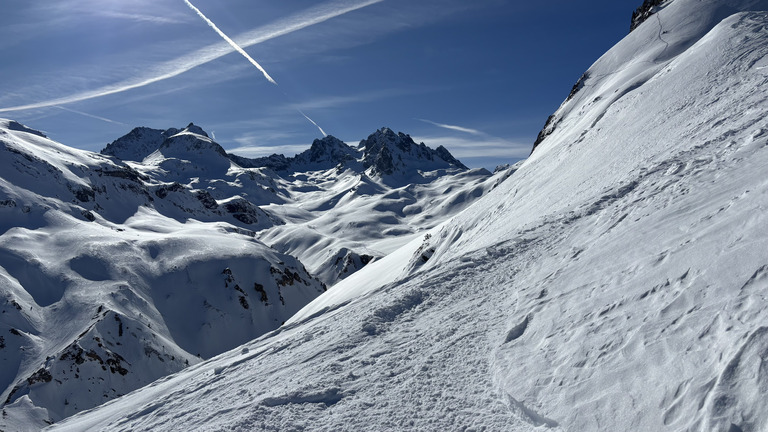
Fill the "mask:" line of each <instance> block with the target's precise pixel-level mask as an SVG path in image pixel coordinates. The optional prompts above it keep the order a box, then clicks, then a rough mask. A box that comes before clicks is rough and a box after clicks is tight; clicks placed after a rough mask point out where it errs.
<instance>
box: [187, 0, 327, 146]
mask: <svg viewBox="0 0 768 432" xmlns="http://www.w3.org/2000/svg"><path fill="white" fill-rule="evenodd" d="M184 3H186V4H187V6H189V8H190V9H192V10H193V11H195V13H196V14H197V15H198V16H199V17H200V18H202V19H203V20H204V21H205V22H206V23H208V25H209V26H210V27H211V28H212V29H213V30H215V31H216V33H218V34H219V36H221V37H222V39H224V40H225V41H227V43H228V44H229V45H230V46H231V47H232V48H234V49H235V51H237V52H239V53H240V54H242V55H243V57H245V58H246V59H247V60H248V61H249V62H251V64H252V65H254V66H256V69H258V70H259V71H261V73H262V74H264V78H266V79H267V81H269V82H271V83H272V84H274V85H277V82H276V81H275V80H274V79H273V78H272V77H271V76H269V74H268V73H267V71H266V70H264V68H263V67H261V65H260V64H259V62H257V61H256V60H254V59H253V57H251V56H249V55H248V53H247V52H245V50H244V49H242V48H241V47H240V45H238V44H237V43H235V41H233V40H232V39H231V38H230V37H229V36H227V35H226V34H225V33H224V32H223V31H221V29H219V28H218V27H217V26H216V24H214V23H213V21H211V20H210V19H208V17H207V16H205V14H203V13H202V12H200V9H198V8H196V7H195V5H193V4H192V3H190V2H189V0H184ZM283 94H285V92H283ZM286 96H287V95H286ZM296 111H298V112H299V114H301V115H302V116H304V118H305V119H307V121H309V122H310V123H312V124H313V125H315V127H316V128H317V129H318V130H319V131H320V133H321V134H323V136H328V134H327V133H325V131H324V130H323V128H321V127H320V125H319V124H317V123H316V122H315V121H314V120H312V119H311V118H309V116H308V115H306V114H304V112H303V111H302V110H300V109H298V108H297V109H296Z"/></svg>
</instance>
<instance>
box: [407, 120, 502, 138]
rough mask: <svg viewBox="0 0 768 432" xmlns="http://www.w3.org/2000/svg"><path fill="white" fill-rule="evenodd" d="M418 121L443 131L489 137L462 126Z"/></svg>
mask: <svg viewBox="0 0 768 432" xmlns="http://www.w3.org/2000/svg"><path fill="white" fill-rule="evenodd" d="M416 120H418V121H421V122H424V123H429V124H431V125H434V126H437V127H439V128H443V129H448V130H453V131H458V132H464V133H468V134H472V135H488V134H486V133H485V132H481V131H479V130H477V129H470V128H466V127H461V126H456V125H449V124H444V123H437V122H433V121H432V120H426V119H416Z"/></svg>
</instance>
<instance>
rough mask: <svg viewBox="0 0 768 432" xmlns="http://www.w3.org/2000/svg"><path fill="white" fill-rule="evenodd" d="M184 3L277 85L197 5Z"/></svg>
mask: <svg viewBox="0 0 768 432" xmlns="http://www.w3.org/2000/svg"><path fill="white" fill-rule="evenodd" d="M184 3H186V4H187V6H189V8H190V9H192V10H193V11H195V13H196V14H197V15H198V16H200V18H202V19H203V20H204V21H205V22H207V23H208V25H209V26H210V27H211V28H212V29H213V30H214V31H216V33H218V34H219V36H221V38H222V39H224V40H225V41H227V43H228V44H229V45H231V46H232V48H234V49H235V51H237V52H239V53H240V54H242V55H243V57H245V58H246V59H248V61H249V62H251V64H252V65H254V66H256V69H258V70H260V71H261V73H263V74H264V78H266V79H267V81H269V82H271V83H272V84H274V85H277V82H275V80H274V79H272V77H271V76H269V74H268V73H267V71H266V70H264V68H263V67H261V65H260V64H259V62H257V61H256V60H254V59H253V57H251V56H249V55H248V53H247V52H245V50H244V49H242V48H240V45H238V44H236V43H235V41H233V40H232V39H230V38H229V36H227V35H226V34H224V32H223V31H221V30H219V28H218V27H216V24H214V23H213V21H211V20H209V19H208V17H207V16H205V15H203V13H202V12H200V9H198V8H196V7H195V5H193V4H192V3H190V2H189V0H184Z"/></svg>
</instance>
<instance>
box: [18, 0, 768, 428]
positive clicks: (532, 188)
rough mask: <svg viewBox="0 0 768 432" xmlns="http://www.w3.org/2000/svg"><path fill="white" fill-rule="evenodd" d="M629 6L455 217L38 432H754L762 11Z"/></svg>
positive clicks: (763, 125) (762, 247) (763, 120)
mask: <svg viewBox="0 0 768 432" xmlns="http://www.w3.org/2000/svg"><path fill="white" fill-rule="evenodd" d="M652 9H653V10H652V12H653V13H652V14H651V17H652V18H649V19H646V20H645V21H644V22H642V23H640V24H639V25H637V27H636V28H635V29H634V30H633V31H632V32H631V33H630V34H629V35H628V36H627V37H626V38H625V39H624V40H622V41H621V42H620V43H618V44H617V45H616V46H615V47H613V48H612V49H611V50H609V51H608V52H607V53H606V54H605V55H604V56H602V57H601V58H600V59H599V60H598V61H597V62H596V63H595V64H594V65H593V66H592V67H591V68H590V69H589V70H588V71H587V72H586V73H585V74H584V76H583V77H582V79H581V80H580V83H579V84H578V85H577V86H576V87H575V89H574V92H572V94H571V95H570V96H569V97H568V98H567V99H566V101H565V102H564V103H563V104H562V106H561V107H560V108H559V109H558V111H557V112H556V113H555V114H554V115H553V117H551V120H550V121H549V122H548V126H547V128H545V131H544V132H543V137H542V139H541V140H540V142H539V143H538V145H537V146H536V149H535V150H534V152H533V153H532V156H531V157H530V158H529V159H528V160H527V161H526V162H525V163H523V164H522V166H521V167H520V168H519V169H518V170H517V171H516V172H514V173H513V174H512V175H511V176H510V177H509V178H508V179H507V180H506V181H504V182H503V183H501V184H499V186H498V187H496V188H495V189H494V190H493V191H491V192H490V193H488V194H487V195H486V196H484V197H482V198H481V199H479V200H478V201H477V202H475V203H474V204H473V205H472V206H470V207H469V208H467V209H466V210H465V211H463V212H462V213H460V214H459V215H457V216H456V217H454V218H452V219H451V220H449V221H446V222H444V223H442V224H440V225H439V226H437V227H435V228H433V229H431V230H430V231H429V232H426V233H421V234H419V236H418V238H416V239H414V240H413V241H411V242H410V243H408V244H407V245H405V246H403V247H401V248H399V249H397V250H396V251H394V252H392V253H390V254H389V255H387V256H386V257H385V258H383V259H380V260H378V261H376V262H374V263H371V264H369V265H367V266H366V267H365V268H363V269H362V270H360V271H358V272H357V273H355V274H353V275H352V276H350V277H349V278H347V279H345V280H343V281H342V282H340V283H339V284H337V285H335V286H334V287H332V288H331V289H330V290H329V291H328V292H327V293H326V294H324V295H323V296H321V297H319V298H318V299H316V300H315V301H313V302H312V303H310V304H309V305H308V306H306V307H305V308H304V309H303V310H302V311H300V312H299V313H298V314H297V315H295V316H294V317H292V318H291V320H289V322H288V323H287V324H286V325H285V326H283V327H281V328H280V329H279V330H277V331H275V332H272V333H270V334H267V335H265V336H263V337H261V338H258V339H256V340H254V341H252V342H249V343H247V344H245V345H243V346H242V347H239V348H237V349H235V350H232V351H229V352H227V353H224V354H222V355H220V356H218V357H216V358H214V359H211V360H210V361H207V362H204V363H200V364H196V365H193V366H191V367H190V368H188V369H186V370H184V371H183V372H181V373H179V374H176V375H172V376H170V377H168V378H166V379H163V380H161V381H157V382H155V383H154V384H152V385H150V386H148V387H145V388H143V389H141V390H139V391H137V392H134V393H132V394H130V395H128V396H125V397H122V398H120V399H118V400H115V401H112V402H109V403H107V404H105V405H103V406H101V407H99V408H98V409H96V410H93V411H89V412H85V413H82V414H79V415H76V416H74V417H71V418H69V419H67V420H65V421H63V422H61V423H60V424H57V425H54V427H52V430H63V431H67V430H109V431H119V430H189V429H194V430H507V431H530V430H553V431H566V430H568V431H592V430H616V431H731V432H735V431H765V430H766V425H768V409H766V404H765V394H766V389H768V373H766V358H768V324H767V323H768V298H767V296H768V247H766V245H768V229H767V228H768V213H766V208H768V180H767V179H766V176H765V172H766V167H768V120H767V119H768V90H766V89H768V87H767V86H766V84H767V83H768V32H766V28H768V2H767V1H760V0H669V1H665V2H662V3H661V4H658V5H655V6H653V7H652ZM19 412H26V413H29V415H30V416H33V415H34V414H35V412H34V411H23V410H20V411H19Z"/></svg>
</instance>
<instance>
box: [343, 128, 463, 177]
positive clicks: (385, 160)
mask: <svg viewBox="0 0 768 432" xmlns="http://www.w3.org/2000/svg"><path fill="white" fill-rule="evenodd" d="M358 148H360V149H361V150H363V166H364V167H365V168H366V169H370V171H371V172H370V174H371V175H373V176H380V175H392V174H395V173H400V174H407V173H409V172H412V171H414V170H424V171H431V170H435V169H446V168H458V169H467V167H466V166H464V164H462V163H461V162H459V161H458V160H456V158H454V157H453V156H452V155H451V154H450V152H449V151H448V150H447V149H446V148H445V147H442V146H441V147H440V148H439V149H438V150H433V149H431V148H429V147H427V146H426V145H425V144H424V143H419V144H417V143H416V142H415V141H414V140H413V138H411V136H410V135H408V134H404V133H402V132H397V133H395V132H394V131H393V130H392V129H390V128H388V127H383V128H381V129H379V130H377V131H376V132H374V133H372V134H371V135H369V136H368V138H366V139H364V140H362V141H360V145H359V146H358Z"/></svg>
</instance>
